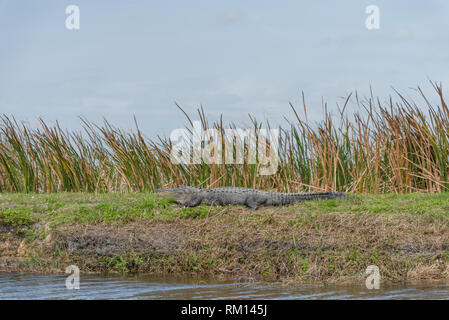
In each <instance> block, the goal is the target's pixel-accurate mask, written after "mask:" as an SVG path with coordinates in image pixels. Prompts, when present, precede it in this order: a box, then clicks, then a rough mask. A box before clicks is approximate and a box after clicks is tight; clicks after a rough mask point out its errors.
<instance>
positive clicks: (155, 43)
mask: <svg viewBox="0 0 449 320" xmlns="http://www.w3.org/2000/svg"><path fill="white" fill-rule="evenodd" d="M70 4H75V5H78V6H79V8H80V18H81V29H80V30H76V31H69V30H67V29H66V28H65V19H66V14H65V8H66V6H67V5H70ZM371 4H374V5H377V6H379V8H380V29H379V30H367V29H366V28H365V19H366V17H367V14H366V13H365V8H366V6H368V5H371ZM428 79H432V80H436V81H442V82H443V85H445V86H446V87H447V86H449V2H448V1H444V0H440V1H436V0H435V1H391V0H388V1H374V0H372V1H362V0H354V1H343V0H342V1H335V0H327V1H324V0H323V1H298V0H296V1H261V0H257V1H241V0H239V1H237V0H235V1H234V0H233V1H229V0H226V1H223V0H220V1H211V0H207V1H206V0H205V1H196V0H192V1H143V0H142V1H99V0H78V1H76V0H72V1H65V0H52V1H50V0H40V1H32V0H29V1H25V0H9V1H8V0H0V113H5V114H7V115H14V116H15V117H16V118H17V119H18V120H27V121H30V122H34V121H35V119H36V118H37V117H39V116H41V117H43V118H44V119H45V120H48V121H54V120H59V121H60V122H61V124H62V125H63V126H64V127H67V128H69V129H79V128H80V125H81V122H80V121H79V120H78V118H77V117H78V116H79V115H84V116H86V117H87V118H89V119H91V120H93V121H95V122H100V121H101V119H102V118H103V117H106V118H107V119H108V120H109V121H110V122H111V123H113V124H115V125H118V126H120V127H122V128H131V127H133V118H132V116H133V115H136V117H137V119H138V121H139V124H140V127H141V129H142V130H143V131H144V132H145V133H146V134H147V135H148V136H150V137H153V136H154V135H156V134H167V135H168V134H169V133H170V131H171V130H172V129H175V128H177V127H180V126H183V125H184V124H185V123H186V121H185V119H184V117H183V115H182V113H181V112H180V111H179V110H178V109H177V108H176V107H175V105H174V101H176V102H177V103H178V104H180V105H181V106H182V107H183V108H184V109H185V110H186V111H188V112H189V113H190V114H194V112H195V109H196V108H197V107H198V106H200V105H201V104H202V105H203V106H204V108H205V110H206V113H207V114H208V115H209V117H210V119H211V120H212V119H217V118H218V116H219V114H220V113H222V114H223V116H224V119H225V120H227V121H235V122H237V123H238V124H239V123H248V122H249V118H248V116H247V114H248V113H251V114H254V115H256V116H257V118H258V119H260V120H264V119H270V120H271V121H272V122H274V123H277V122H279V123H283V122H282V117H283V116H287V117H289V118H292V115H293V114H292V112H291V111H290V108H289V106H288V102H289V101H292V102H293V103H294V104H296V105H298V106H300V92H301V90H303V91H304V92H305V94H306V98H307V102H308V104H309V105H310V108H311V113H312V114H311V115H310V116H311V117H312V118H314V119H316V120H319V119H320V116H321V114H322V111H321V99H322V97H323V98H324V99H325V100H327V101H328V102H329V108H330V109H334V108H335V110H336V107H335V104H336V102H340V101H341V99H342V98H341V97H342V96H344V95H345V94H347V93H349V92H351V91H352V90H354V89H358V91H359V93H360V94H368V93H369V86H370V85H371V86H372V87H373V89H374V91H375V93H377V94H378V95H380V96H382V97H387V95H388V94H390V93H391V92H392V91H391V89H390V87H391V86H394V87H395V88H397V89H400V90H402V91H404V92H406V93H409V91H410V92H411V94H413V91H412V90H411V89H409V88H410V87H416V86H417V85H421V86H422V87H424V88H426V89H428V87H429V86H428ZM428 92H429V93H430V94H431V93H432V91H431V90H430V89H429V90H428Z"/></svg>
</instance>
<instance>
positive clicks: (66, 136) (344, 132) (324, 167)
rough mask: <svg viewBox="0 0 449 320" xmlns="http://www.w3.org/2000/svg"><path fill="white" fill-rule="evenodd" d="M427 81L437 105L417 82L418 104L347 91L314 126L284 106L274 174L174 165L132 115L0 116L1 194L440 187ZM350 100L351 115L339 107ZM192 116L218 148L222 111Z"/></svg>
mask: <svg viewBox="0 0 449 320" xmlns="http://www.w3.org/2000/svg"><path fill="white" fill-rule="evenodd" d="M432 85H433V87H434V89H435V92H436V94H437V98H438V99H439V103H438V104H436V105H432V104H431V103H430V102H429V101H428V99H427V98H426V96H425V95H424V93H423V92H422V91H421V89H420V88H418V92H419V93H420V94H421V96H422V98H423V100H424V105H418V104H416V103H415V102H414V101H411V100H410V99H406V98H405V97H404V96H403V95H401V94H400V93H399V92H395V94H396V97H397V98H396V100H397V101H394V100H393V99H392V98H390V99H389V101H388V102H386V103H381V102H380V100H379V98H374V97H373V95H371V96H370V97H368V98H364V99H359V97H358V95H357V94H355V95H354V94H351V95H349V96H348V97H347V99H346V101H345V104H344V105H343V106H342V108H341V109H339V115H338V116H337V118H335V117H332V116H331V114H330V112H329V111H327V108H326V109H325V114H324V118H323V119H322V120H321V121H320V122H318V123H315V124H313V123H310V122H309V121H308V120H307V110H308V106H307V105H306V103H305V99H304V96H303V109H304V110H303V112H304V115H302V116H300V115H299V114H298V112H297V110H296V108H295V107H294V106H293V105H292V104H291V108H292V112H293V114H294V115H295V117H296V120H295V121H289V122H288V127H287V128H279V129H280V135H279V141H278V147H279V149H278V159H279V166H278V170H277V171H276V173H275V174H273V175H266V176H263V175H259V174H258V170H259V169H260V165H258V164H250V163H246V162H245V163H243V164H226V163H225V161H224V158H223V159H222V161H221V163H217V164H207V163H205V162H202V163H198V164H191V163H190V164H189V163H187V164H174V163H173V162H172V161H171V158H170V152H171V150H172V148H173V142H172V141H170V139H168V138H161V137H158V138H157V139H148V138H146V137H145V136H144V135H143V134H142V132H141V131H140V129H139V127H138V125H137V121H135V123H136V129H135V130H134V131H124V130H121V129H119V128H116V127H114V126H113V125H111V124H110V123H109V122H107V121H105V122H104V123H103V124H102V125H96V124H92V123H91V122H89V120H88V119H86V118H81V121H82V127H83V131H82V132H67V131H64V130H63V129H62V128H61V127H60V126H59V124H58V123H56V125H54V126H52V127H50V126H48V125H47V124H46V123H45V122H44V121H43V120H42V119H39V125H38V126H35V127H32V126H29V125H26V124H24V123H21V122H18V121H16V120H15V119H14V118H12V117H8V116H6V115H3V116H1V117H0V191H2V192H57V191H86V192H131V191H152V190H154V189H155V188H157V187H165V186H173V185H180V184H187V185H198V186H202V187H216V186H223V185H228V186H231V185H232V186H244V187H252V188H259V189H267V190H279V191H288V192H294V191H327V190H339V191H346V192H360V193H385V192H395V193H405V192H443V191H447V190H448V188H449V177H448V175H449V151H448V150H449V109H448V107H447V105H446V103H445V101H444V97H443V91H442V87H441V85H437V84H435V83H432ZM350 101H353V102H354V101H355V105H356V106H357V107H358V110H359V111H357V112H355V113H350V112H348V111H346V109H347V105H348V103H349V102H350ZM181 110H182V109H181ZM182 111H183V112H184V110H182ZM185 115H186V117H187V120H188V121H189V123H192V121H191V119H190V117H189V116H188V115H187V114H186V113H185ZM198 117H199V119H200V121H201V125H202V127H203V129H208V128H215V129H217V130H218V132H220V133H222V134H223V135H222V136H221V139H222V140H221V142H222V143H223V145H224V144H225V142H226V141H225V139H226V135H225V134H224V133H225V130H226V129H227V128H236V125H235V124H233V123H231V124H228V125H227V126H226V125H225V124H223V119H222V117H220V119H219V120H218V121H215V122H213V123H211V124H209V122H208V119H207V118H206V116H205V113H204V110H203V109H202V108H200V109H199V110H198ZM251 120H252V129H251V130H254V132H255V133H257V132H258V131H259V130H260V129H261V127H262V123H260V122H258V121H256V120H255V119H253V118H251ZM269 125H270V124H269V123H267V126H269ZM187 128H188V127H187ZM248 143H250V142H246V143H245V144H246V147H247V146H248ZM267 143H268V144H270V142H269V141H268V142H267ZM245 150H247V149H246V148H245ZM234 151H235V150H234ZM223 157H224V156H223ZM245 157H248V153H247V151H245Z"/></svg>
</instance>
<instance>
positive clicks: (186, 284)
mask: <svg viewBox="0 0 449 320" xmlns="http://www.w3.org/2000/svg"><path fill="white" fill-rule="evenodd" d="M65 281H66V277H65V276H63V275H30V274H0V299H448V297H449V286H448V285H438V284H431V285H425V284H415V285H389V286H381V288H380V289H379V290H368V289H366V288H365V287H364V286H363V285H360V286H356V285H352V286H327V287H317V286H287V287H286V286H279V285H273V284H269V283H254V282H250V283H232V282H217V281H216V282H211V281H207V282H205V281H194V280H179V279H174V278H151V277H114V276H81V279H80V289H79V290H68V289H67V288H66V286H65Z"/></svg>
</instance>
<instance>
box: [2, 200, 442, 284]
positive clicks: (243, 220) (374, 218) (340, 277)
mask: <svg viewBox="0 0 449 320" xmlns="http://www.w3.org/2000/svg"><path fill="white" fill-rule="evenodd" d="M80 197H82V195H80ZM38 198H39V197H38ZM46 199H47V198H44V197H42V198H39V201H41V202H42V201H43V202H45V201H47V200H48V199H47V200H46ZM61 199H63V197H62V198H61ZM91 200H92V198H91ZM94 200H95V201H96V202H95V203H96V205H95V206H96V207H98V203H100V204H102V203H103V202H107V203H111V199H110V198H101V199H98V198H95V197H94ZM128 200H129V199H128ZM135 200H136V201H135V202H133V203H134V204H136V205H137V204H138V203H139V198H138V197H137V198H136V199H135ZM39 201H38V202H39ZM5 203H6V205H5ZM33 203H34V202H33ZM69 203H70V199H69V200H67V203H66V204H64V205H61V206H60V208H58V210H60V211H61V209H63V208H64V207H65V206H66V205H67V206H68V204H69ZM326 203H327V204H326ZM401 203H406V202H403V201H402V202H401ZM325 204H326V205H323V203H322V202H321V203H319V202H313V203H311V204H303V205H298V206H291V207H285V208H263V209H260V210H258V211H255V212H254V211H250V210H247V209H245V208H243V207H218V208H210V207H207V206H205V207H200V208H196V209H195V208H191V209H190V208H189V209H188V211H182V210H184V209H179V208H177V207H176V206H173V205H172V204H165V203H164V204H163V205H162V206H161V207H160V208H154V207H153V208H152V209H151V210H153V211H155V210H156V211H158V210H162V211H164V210H165V211H167V210H171V211H170V215H169V218H166V217H165V216H164V218H163V219H162V218H161V217H162V215H164V214H165V213H164V212H165V211H164V212H162V211H161V212H159V214H161V216H160V217H159V218H156V216H155V213H154V212H153V213H152V214H151V218H145V217H139V218H135V219H134V218H133V219H123V217H122V216H119V217H118V218H114V219H113V220H111V221H94V222H92V221H87V222H86V221H82V222H81V221H73V219H65V220H60V221H59V220H55V219H56V218H55V217H57V216H59V214H60V216H61V217H62V216H64V217H66V216H67V215H69V213H68V212H62V211H61V212H60V213H58V214H56V213H55V212H56V211H55V210H54V209H53V210H51V211H50V213H49V214H48V215H47V212H46V211H47V208H46V209H45V210H43V209H40V207H39V206H36V205H35V203H34V207H33V209H32V210H31V212H32V213H31V216H32V217H33V223H30V224H29V225H14V224H9V225H8V224H7V223H5V222H4V221H3V222H2V223H1V224H0V237H1V241H0V253H1V255H0V272H39V273H64V270H65V268H66V267H67V266H68V265H71V264H75V265H77V266H78V267H79V268H80V270H81V271H82V272H84V273H99V272H100V273H130V274H133V273H138V274H154V275H157V274H160V275H169V274H172V275H199V276H208V277H209V276H212V277H226V278H232V279H235V280H268V281H281V282H288V283H317V282H318V283H345V282H359V281H363V279H364V278H365V277H366V276H365V275H364V271H365V269H366V267H367V266H368V265H376V266H378V267H379V269H380V273H381V276H382V281H383V282H402V281H422V280H426V281H429V280H430V281H447V280H449V231H448V230H449V228H448V218H447V217H446V216H440V215H438V216H435V214H433V215H430V216H429V215H426V214H420V215H416V214H411V213H407V212H404V213H396V214H390V213H385V212H371V211H372V210H371V211H370V209H369V208H366V205H363V207H362V208H364V209H365V210H364V211H363V210H358V209H359V207H358V206H361V205H360V204H356V203H352V204H351V203H344V204H343V203H340V202H335V201H334V202H325ZM329 204H330V205H329ZM2 205H3V208H6V207H7V208H10V207H11V202H9V203H7V202H5V201H3V203H2ZM83 205H86V203H84V204H83ZM114 205H115V208H121V207H120V203H116V204H114ZM16 207H17V208H19V209H17V208H16V209H15V210H16V211H17V212H20V208H23V205H20V206H16ZM42 207H44V206H42ZM92 207H94V206H92ZM101 208H103V207H101ZM108 208H109V207H108ZM123 208H132V205H129V204H124V207H123ZM356 209H357V210H356ZM108 210H109V209H108ZM117 210H118V209H117ZM129 210H130V209H129ZM195 210H197V211H195ZM376 210H377V209H376ZM444 210H445V208H442V212H444ZM43 211H45V213H43ZM377 211H379V210H377ZM73 212H75V213H76V214H79V212H78V210H74V211H73ZM73 212H72V213H73ZM186 212H187V213H186ZM83 214H86V213H85V212H84V211H83ZM99 214H100V215H101V214H105V213H104V212H102V213H99ZM82 217H84V216H82ZM75 220H76V219H75ZM124 220H125V221H124ZM55 221H58V222H57V223H55Z"/></svg>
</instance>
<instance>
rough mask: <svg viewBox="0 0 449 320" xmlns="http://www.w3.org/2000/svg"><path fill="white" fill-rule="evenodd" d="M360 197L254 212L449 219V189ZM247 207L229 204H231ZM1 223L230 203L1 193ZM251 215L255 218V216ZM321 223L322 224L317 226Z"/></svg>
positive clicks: (97, 218) (159, 215) (144, 215)
mask: <svg viewBox="0 0 449 320" xmlns="http://www.w3.org/2000/svg"><path fill="white" fill-rule="evenodd" d="M359 198H360V200H357V199H352V200H349V201H340V200H324V201H307V202H303V203H297V204H294V205H292V206H287V207H277V208H276V207H265V208H261V210H260V211H262V212H266V213H265V214H264V215H254V216H253V218H255V219H262V220H263V221H262V222H263V223H264V224H270V223H273V222H275V219H274V216H275V215H276V211H291V212H293V211H301V212H304V213H306V214H310V215H312V216H316V215H317V214H324V213H331V212H346V213H353V214H354V215H355V216H357V215H369V214H382V215H398V214H407V215H416V216H420V217H421V218H427V219H446V218H448V217H449V193H440V194H425V193H424V194H387V195H359ZM239 207H241V208H243V207H242V206H229V208H239ZM0 208H1V209H0V221H1V222H2V223H6V224H11V225H16V226H18V225H29V224H31V223H32V222H33V221H37V220H42V221H51V222H52V223H56V224H62V223H78V224H87V223H88V224H98V223H102V222H106V223H127V222H130V221H137V220H140V219H145V220H152V221H173V220H174V219H177V218H181V219H205V218H207V217H211V216H214V215H215V214H217V213H218V212H220V211H222V210H224V208H225V207H214V206H208V205H201V206H198V207H195V208H180V207H179V206H178V205H177V204H175V203H174V202H173V201H172V200H170V199H166V198H161V197H159V196H157V195H155V194H152V193H110V194H92V193H65V192H62V193H54V194H50V195H46V194H20V193H6V194H5V193H3V194H0ZM250 218H251V217H250ZM317 227H319V226H317Z"/></svg>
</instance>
